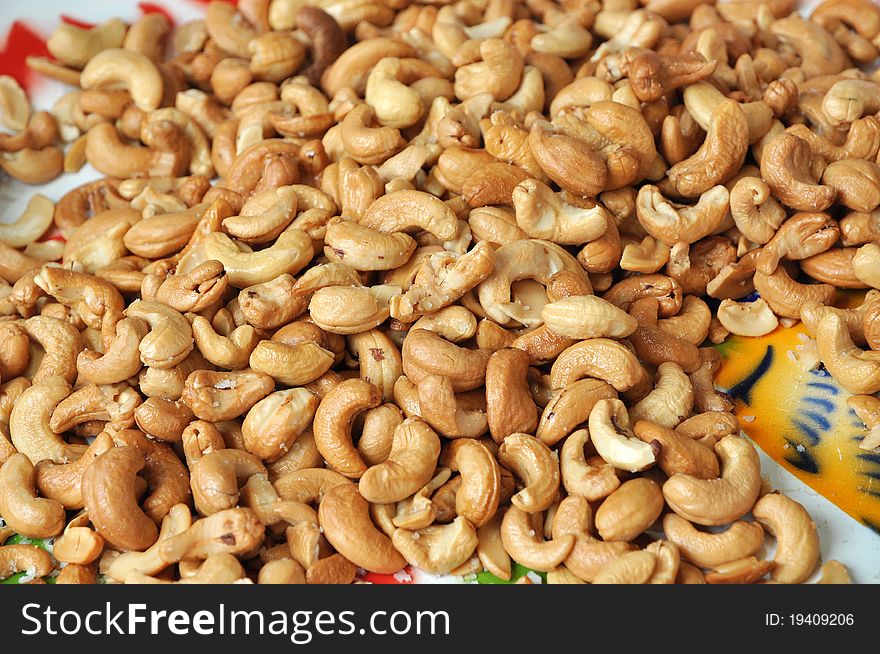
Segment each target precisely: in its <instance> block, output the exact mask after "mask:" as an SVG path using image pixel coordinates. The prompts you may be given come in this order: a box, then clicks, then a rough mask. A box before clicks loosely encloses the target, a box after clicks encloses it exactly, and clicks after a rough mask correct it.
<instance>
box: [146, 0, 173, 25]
mask: <svg viewBox="0 0 880 654" xmlns="http://www.w3.org/2000/svg"><path fill="white" fill-rule="evenodd" d="M138 7H139V8H140V10H141V13H142V14H144V15H146V14H162V15H163V16H165V18H166V19H167V20H168V22H169V23H170V24H171V26H172V27H173V26H174V16H172V15H171V13H170V12H169V11H168V10H167V9H165V7H163V6H162V5H157V4H154V3H152V2H139V3H138Z"/></svg>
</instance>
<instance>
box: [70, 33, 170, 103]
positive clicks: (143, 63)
mask: <svg viewBox="0 0 880 654" xmlns="http://www.w3.org/2000/svg"><path fill="white" fill-rule="evenodd" d="M80 85H81V87H82V88H83V89H101V88H106V87H108V86H113V85H122V87H123V88H125V89H127V90H128V92H129V93H130V94H131V99H132V101H133V102H134V103H135V105H136V106H137V107H138V109H141V110H142V111H151V110H153V109H156V108H157V107H158V106H159V103H160V102H161V100H162V91H163V82H162V76H161V75H160V74H159V70H158V69H157V68H156V65H155V64H154V63H153V62H152V61H150V60H149V59H148V58H147V57H146V56H144V55H142V54H141V53H139V52H132V51H131V50H123V49H121V48H108V49H106V50H102V51H101V52H99V53H97V54H96V55H95V56H94V57H92V58H91V59H90V60H89V62H88V63H87V64H86V66H85V68H83V72H82V75H80Z"/></svg>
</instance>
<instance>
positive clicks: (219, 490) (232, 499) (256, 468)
mask: <svg viewBox="0 0 880 654" xmlns="http://www.w3.org/2000/svg"><path fill="white" fill-rule="evenodd" d="M257 474H266V468H265V467H263V464H262V463H260V460H259V459H258V458H257V457H255V456H254V455H253V454H251V453H250V452H245V451H242V450H230V449H224V450H217V451H215V452H210V453H208V454H206V455H205V456H203V457H202V458H201V459H199V461H198V463H196V464H195V465H194V466H192V468H190V475H191V476H190V486H191V487H192V494H193V500H194V501H195V506H196V510H197V511H198V512H199V513H201V514H202V515H206V516H207V515H212V514H214V513H218V512H220V511H224V510H226V509H231V508H233V507H235V506H236V505H237V504H238V499H239V487H240V485H241V484H242V483H243V482H245V481H246V480H247V479H248V478H250V477H251V476H252V475H257Z"/></svg>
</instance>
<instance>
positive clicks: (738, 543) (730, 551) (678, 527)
mask: <svg viewBox="0 0 880 654" xmlns="http://www.w3.org/2000/svg"><path fill="white" fill-rule="evenodd" d="M663 533H665V534H666V537H667V538H668V539H669V540H670V541H672V542H673V543H675V544H676V545H677V546H678V549H679V551H680V552H681V555H682V557H684V558H685V559H686V560H687V561H690V562H691V563H693V564H694V565H697V566H700V567H701V568H716V567H718V566H720V565H723V564H725V563H730V562H731V561H736V560H738V559H742V558H745V557H747V556H752V555H753V554H755V553H757V552H758V550H760V549H761V547H763V545H764V530H763V529H761V525H760V524H758V523H757V522H746V521H745V520H737V521H736V522H734V523H732V524H731V525H730V526H729V527H728V528H727V529H726V530H725V531H723V532H720V533H711V532H702V531H699V530H697V529H696V528H695V527H694V526H693V525H692V524H691V523H690V522H688V521H687V520H685V519H684V518H682V517H681V516H678V515H676V514H675V513H667V514H666V515H665V516H664V517H663Z"/></svg>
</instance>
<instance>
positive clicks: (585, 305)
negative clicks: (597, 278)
mask: <svg viewBox="0 0 880 654" xmlns="http://www.w3.org/2000/svg"><path fill="white" fill-rule="evenodd" d="M541 318H542V319H543V320H544V324H545V325H546V326H547V327H548V328H549V329H551V330H552V331H554V332H556V333H557V334H560V335H562V336H568V337H570V338H578V339H585V338H604V337H609V338H625V337H627V336H629V335H630V334H632V333H633V332H634V331H635V330H636V327H638V321H637V320H636V319H635V318H633V317H632V316H631V315H629V314H628V313H626V312H625V311H623V310H621V309H619V308H618V307H616V306H615V305H614V304H612V303H611V302H608V301H607V300H603V299H602V298H599V297H596V296H594V295H572V296H569V297H565V298H562V299H560V300H557V301H555V302H551V303H549V304H547V305H545V306H544V308H543V309H542V310H541Z"/></svg>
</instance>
